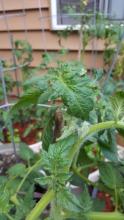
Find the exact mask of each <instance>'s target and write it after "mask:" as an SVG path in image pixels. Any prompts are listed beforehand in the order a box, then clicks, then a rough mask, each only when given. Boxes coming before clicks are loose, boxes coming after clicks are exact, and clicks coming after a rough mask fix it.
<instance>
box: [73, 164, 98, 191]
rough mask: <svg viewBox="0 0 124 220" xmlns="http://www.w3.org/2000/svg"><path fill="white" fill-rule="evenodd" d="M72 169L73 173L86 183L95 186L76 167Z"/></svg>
mask: <svg viewBox="0 0 124 220" xmlns="http://www.w3.org/2000/svg"><path fill="white" fill-rule="evenodd" d="M72 170H73V171H74V173H75V174H76V175H77V176H79V177H80V178H81V179H82V180H83V181H84V182H85V183H86V184H89V185H92V186H94V187H96V186H97V184H95V183H93V182H92V181H90V180H89V179H88V178H87V177H86V176H84V175H82V174H81V173H80V172H79V171H78V169H77V168H76V167H73V168H72Z"/></svg>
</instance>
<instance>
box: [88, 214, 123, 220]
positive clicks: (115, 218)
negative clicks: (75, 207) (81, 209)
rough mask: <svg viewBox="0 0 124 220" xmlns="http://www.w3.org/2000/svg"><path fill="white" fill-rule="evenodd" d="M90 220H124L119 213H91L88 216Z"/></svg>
mask: <svg viewBox="0 0 124 220" xmlns="http://www.w3.org/2000/svg"><path fill="white" fill-rule="evenodd" d="M87 217H88V219H89V220H124V215H123V214H121V213H119V212H91V213H88V214H87Z"/></svg>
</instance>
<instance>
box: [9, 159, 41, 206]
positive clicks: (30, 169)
mask: <svg viewBox="0 0 124 220" xmlns="http://www.w3.org/2000/svg"><path fill="white" fill-rule="evenodd" d="M41 161H42V159H40V160H38V161H37V162H36V163H35V164H34V165H33V166H32V167H30V168H29V169H28V172H27V173H26V174H25V176H24V178H23V179H22V181H21V182H20V184H19V186H18V188H17V190H16V193H15V194H14V195H13V196H11V201H12V202H13V203H14V204H15V205H19V202H18V199H17V194H18V192H19V191H20V189H21V188H22V186H23V184H24V182H25V181H26V179H27V177H28V176H29V174H30V173H31V172H32V171H33V170H34V169H36V168H37V167H38V166H39V164H40V163H41Z"/></svg>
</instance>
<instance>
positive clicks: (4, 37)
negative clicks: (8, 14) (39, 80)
mask: <svg viewBox="0 0 124 220" xmlns="http://www.w3.org/2000/svg"><path fill="white" fill-rule="evenodd" d="M12 35H13V39H14V40H17V39H18V40H25V34H24V32H13V33H12ZM27 40H28V41H29V43H30V44H31V45H32V47H33V49H34V50H45V49H46V50H60V49H62V48H66V49H69V50H76V51H77V50H78V49H79V43H80V40H79V36H78V35H77V34H76V33H73V34H71V35H70V36H69V37H68V38H66V39H65V38H62V39H61V45H60V43H59V37H58V35H57V34H56V32H51V31H45V32H44V33H43V32H42V31H29V32H28V33H27ZM0 42H2V44H0V49H11V45H10V41H9V37H8V34H7V33H6V32H2V33H0ZM94 45H95V50H97V51H103V49H104V43H103V41H102V40H100V39H99V40H94V43H93V40H92V41H90V42H89V44H88V46H87V47H86V50H87V51H91V50H92V48H93V46H94Z"/></svg>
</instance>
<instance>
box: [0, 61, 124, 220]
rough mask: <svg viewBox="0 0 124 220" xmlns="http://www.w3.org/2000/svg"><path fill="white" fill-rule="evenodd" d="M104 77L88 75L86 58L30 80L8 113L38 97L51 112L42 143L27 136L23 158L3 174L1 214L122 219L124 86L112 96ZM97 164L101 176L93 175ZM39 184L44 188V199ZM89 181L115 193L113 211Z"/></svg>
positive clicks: (35, 102)
mask: <svg viewBox="0 0 124 220" xmlns="http://www.w3.org/2000/svg"><path fill="white" fill-rule="evenodd" d="M101 77H102V75H101ZM100 80H101V78H100V75H99V72H97V73H96V72H95V74H94V76H93V77H92V78H90V77H89V76H88V75H87V72H86V70H85V69H84V67H83V66H82V64H80V63H77V62H76V63H74V62H73V63H62V62H58V64H57V67H53V68H50V69H49V70H48V73H47V74H45V75H43V76H38V77H33V78H31V79H30V80H28V81H27V82H25V86H26V87H27V89H26V91H25V92H24V94H23V95H22V97H21V98H20V99H19V101H18V102H17V103H16V104H15V105H14V106H13V107H12V109H11V111H10V113H9V116H8V117H12V115H13V114H14V113H15V112H16V111H18V110H19V109H23V110H24V109H25V108H27V107H28V106H30V107H31V106H32V107H33V106H34V105H35V106H36V105H37V106H38V108H40V110H42V114H43V115H44V119H45V123H44V129H43V133H42V150H41V152H40V153H39V154H34V153H33V152H32V151H31V150H30V149H29V148H28V146H27V145H25V144H24V143H21V144H20V150H19V152H18V154H19V157H20V160H19V161H18V163H17V164H15V165H14V166H12V167H10V168H9V169H8V170H7V171H6V175H4V174H3V175H1V176H0V192H1V197H0V213H1V216H0V219H1V220H4V219H11V220H12V219H13V220H15V219H17V220H23V219H26V220H38V219H39V220H40V219H47V220H48V219H49V220H58V219H59V220H64V219H75V220H78V219H91V220H97V219H99V220H100V219H102V220H104V219H105V220H107V219H112V220H123V219H124V214H123V212H124V171H123V168H124V160H123V159H122V160H120V159H119V156H118V152H117V143H116V132H117V131H118V132H121V133H123V129H124V121H123V120H124V118H123V108H124V92H123V90H121V91H120V90H117V91H115V92H114V94H112V95H107V96H106V95H105V93H104V92H103V91H102V89H101V86H100ZM58 100H59V102H58ZM8 120H9V119H8ZM94 170H99V178H98V179H97V181H96V182H94V181H92V180H90V179H89V178H88V175H89V174H90V173H91V172H93V171H94ZM36 184H38V185H40V186H41V187H43V188H44V189H45V193H44V194H43V196H42V197H41V199H40V200H39V201H38V202H37V201H36V200H35V197H34V195H35V186H36ZM72 186H76V187H77V188H78V189H79V190H80V195H79V194H76V193H74V192H73V190H72ZM91 186H92V187H93V188H95V189H98V190H99V191H102V192H105V193H107V194H109V195H110V198H111V203H112V206H113V212H107V213H106V212H103V209H104V205H103V204H102V203H101V202H100V200H98V198H94V197H92V196H91V194H92V193H91V192H90V187H91ZM98 203H99V205H98ZM48 205H49V206H48Z"/></svg>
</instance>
